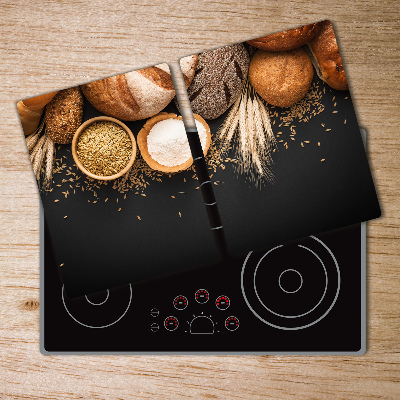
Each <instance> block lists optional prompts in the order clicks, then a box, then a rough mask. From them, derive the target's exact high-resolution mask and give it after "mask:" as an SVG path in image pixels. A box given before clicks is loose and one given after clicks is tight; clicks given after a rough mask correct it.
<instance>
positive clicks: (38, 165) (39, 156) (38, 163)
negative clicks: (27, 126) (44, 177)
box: [33, 135, 48, 181]
mask: <svg viewBox="0 0 400 400" xmlns="http://www.w3.org/2000/svg"><path fill="white" fill-rule="evenodd" d="M42 137H43V138H45V139H44V144H43V146H42V147H40V148H39V150H38V151H37V152H36V155H35V158H34V161H33V173H34V174H35V176H36V180H37V181H39V180H40V173H41V171H42V165H43V159H44V156H45V155H46V150H47V145H48V142H47V136H46V135H43V136H42Z"/></svg>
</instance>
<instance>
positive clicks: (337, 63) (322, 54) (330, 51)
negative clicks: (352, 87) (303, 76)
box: [308, 21, 349, 90]
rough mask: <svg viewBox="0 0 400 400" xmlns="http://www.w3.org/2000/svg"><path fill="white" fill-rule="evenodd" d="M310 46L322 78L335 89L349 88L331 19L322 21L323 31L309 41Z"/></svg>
mask: <svg viewBox="0 0 400 400" xmlns="http://www.w3.org/2000/svg"><path fill="white" fill-rule="evenodd" d="M308 47H309V48H310V50H311V53H312V55H313V57H314V58H315V60H316V62H317V64H318V65H316V68H318V67H319V71H318V72H320V73H319V74H318V75H319V76H320V78H321V79H323V80H324V81H325V82H326V83H327V84H328V85H329V86H330V87H331V88H333V89H337V90H347V89H348V88H349V86H348V84H347V79H346V75H345V73H344V68H343V63H342V58H341V57H340V53H339V47H338V44H337V42H336V37H335V32H334V31H333V26H332V24H331V22H330V21H323V22H321V31H320V32H319V34H317V35H316V36H315V38H314V39H312V40H311V41H310V42H309V43H308Z"/></svg>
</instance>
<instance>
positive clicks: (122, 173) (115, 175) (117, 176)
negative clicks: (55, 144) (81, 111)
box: [72, 116, 137, 181]
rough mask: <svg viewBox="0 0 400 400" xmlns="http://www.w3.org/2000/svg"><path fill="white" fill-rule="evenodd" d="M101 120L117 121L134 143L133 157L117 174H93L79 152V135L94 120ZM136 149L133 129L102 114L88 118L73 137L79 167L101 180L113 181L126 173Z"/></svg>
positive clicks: (73, 151) (74, 152)
mask: <svg viewBox="0 0 400 400" xmlns="http://www.w3.org/2000/svg"><path fill="white" fill-rule="evenodd" d="M101 121H110V122H115V123H116V124H118V125H120V126H121V127H122V128H123V129H124V130H125V132H126V133H127V134H128V135H129V137H130V139H131V143H132V155H131V158H130V160H129V162H128V164H126V166H125V168H124V169H123V170H121V171H120V172H118V173H117V174H114V175H109V176H101V175H95V174H92V173H91V172H90V171H88V170H87V169H86V168H85V167H84V166H83V164H82V163H81V162H80V160H79V157H78V153H77V145H78V139H79V136H80V135H81V133H82V132H83V131H84V130H85V129H86V128H87V127H88V126H89V125H91V124H92V123H93V122H101ZM136 151H137V147H136V141H135V137H134V136H133V133H132V132H131V130H130V129H129V128H128V127H127V126H126V125H125V124H124V123H123V122H121V121H119V120H118V119H115V118H111V117H104V116H102V117H96V118H92V119H89V120H87V121H86V122H84V123H83V124H82V125H81V126H80V127H79V128H78V130H77V131H76V132H75V134H74V137H73V138H72V156H73V157H74V160H75V163H76V165H77V167H78V168H79V169H80V170H81V171H82V172H83V173H84V174H86V175H87V176H90V177H91V178H93V179H98V180H101V181H111V180H113V179H117V178H120V177H121V176H122V175H124V174H126V173H127V172H128V171H129V170H130V169H131V167H132V165H133V163H134V161H135V158H136Z"/></svg>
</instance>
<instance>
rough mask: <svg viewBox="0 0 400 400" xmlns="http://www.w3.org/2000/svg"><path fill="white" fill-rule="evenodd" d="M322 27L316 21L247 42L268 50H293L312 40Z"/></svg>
mask: <svg viewBox="0 0 400 400" xmlns="http://www.w3.org/2000/svg"><path fill="white" fill-rule="evenodd" d="M320 29H321V25H320V23H315V24H310V25H305V26H301V27H299V28H294V29H290V30H289V31H284V32H279V33H274V34H272V35H268V36H263V37H260V38H258V39H253V40H249V41H248V42H247V43H249V44H251V45H252V46H254V47H258V48H259V49H262V50H268V51H286V50H293V49H296V48H297V47H300V46H303V44H305V43H306V42H308V41H309V40H311V39H312V38H313V37H314V36H315V35H316V34H317V33H318V32H319V31H320Z"/></svg>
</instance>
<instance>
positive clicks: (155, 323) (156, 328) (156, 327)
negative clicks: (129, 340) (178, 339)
mask: <svg viewBox="0 0 400 400" xmlns="http://www.w3.org/2000/svg"><path fill="white" fill-rule="evenodd" d="M150 329H151V331H152V332H158V331H159V330H160V325H158V324H157V322H154V323H153V324H151V326H150Z"/></svg>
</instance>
